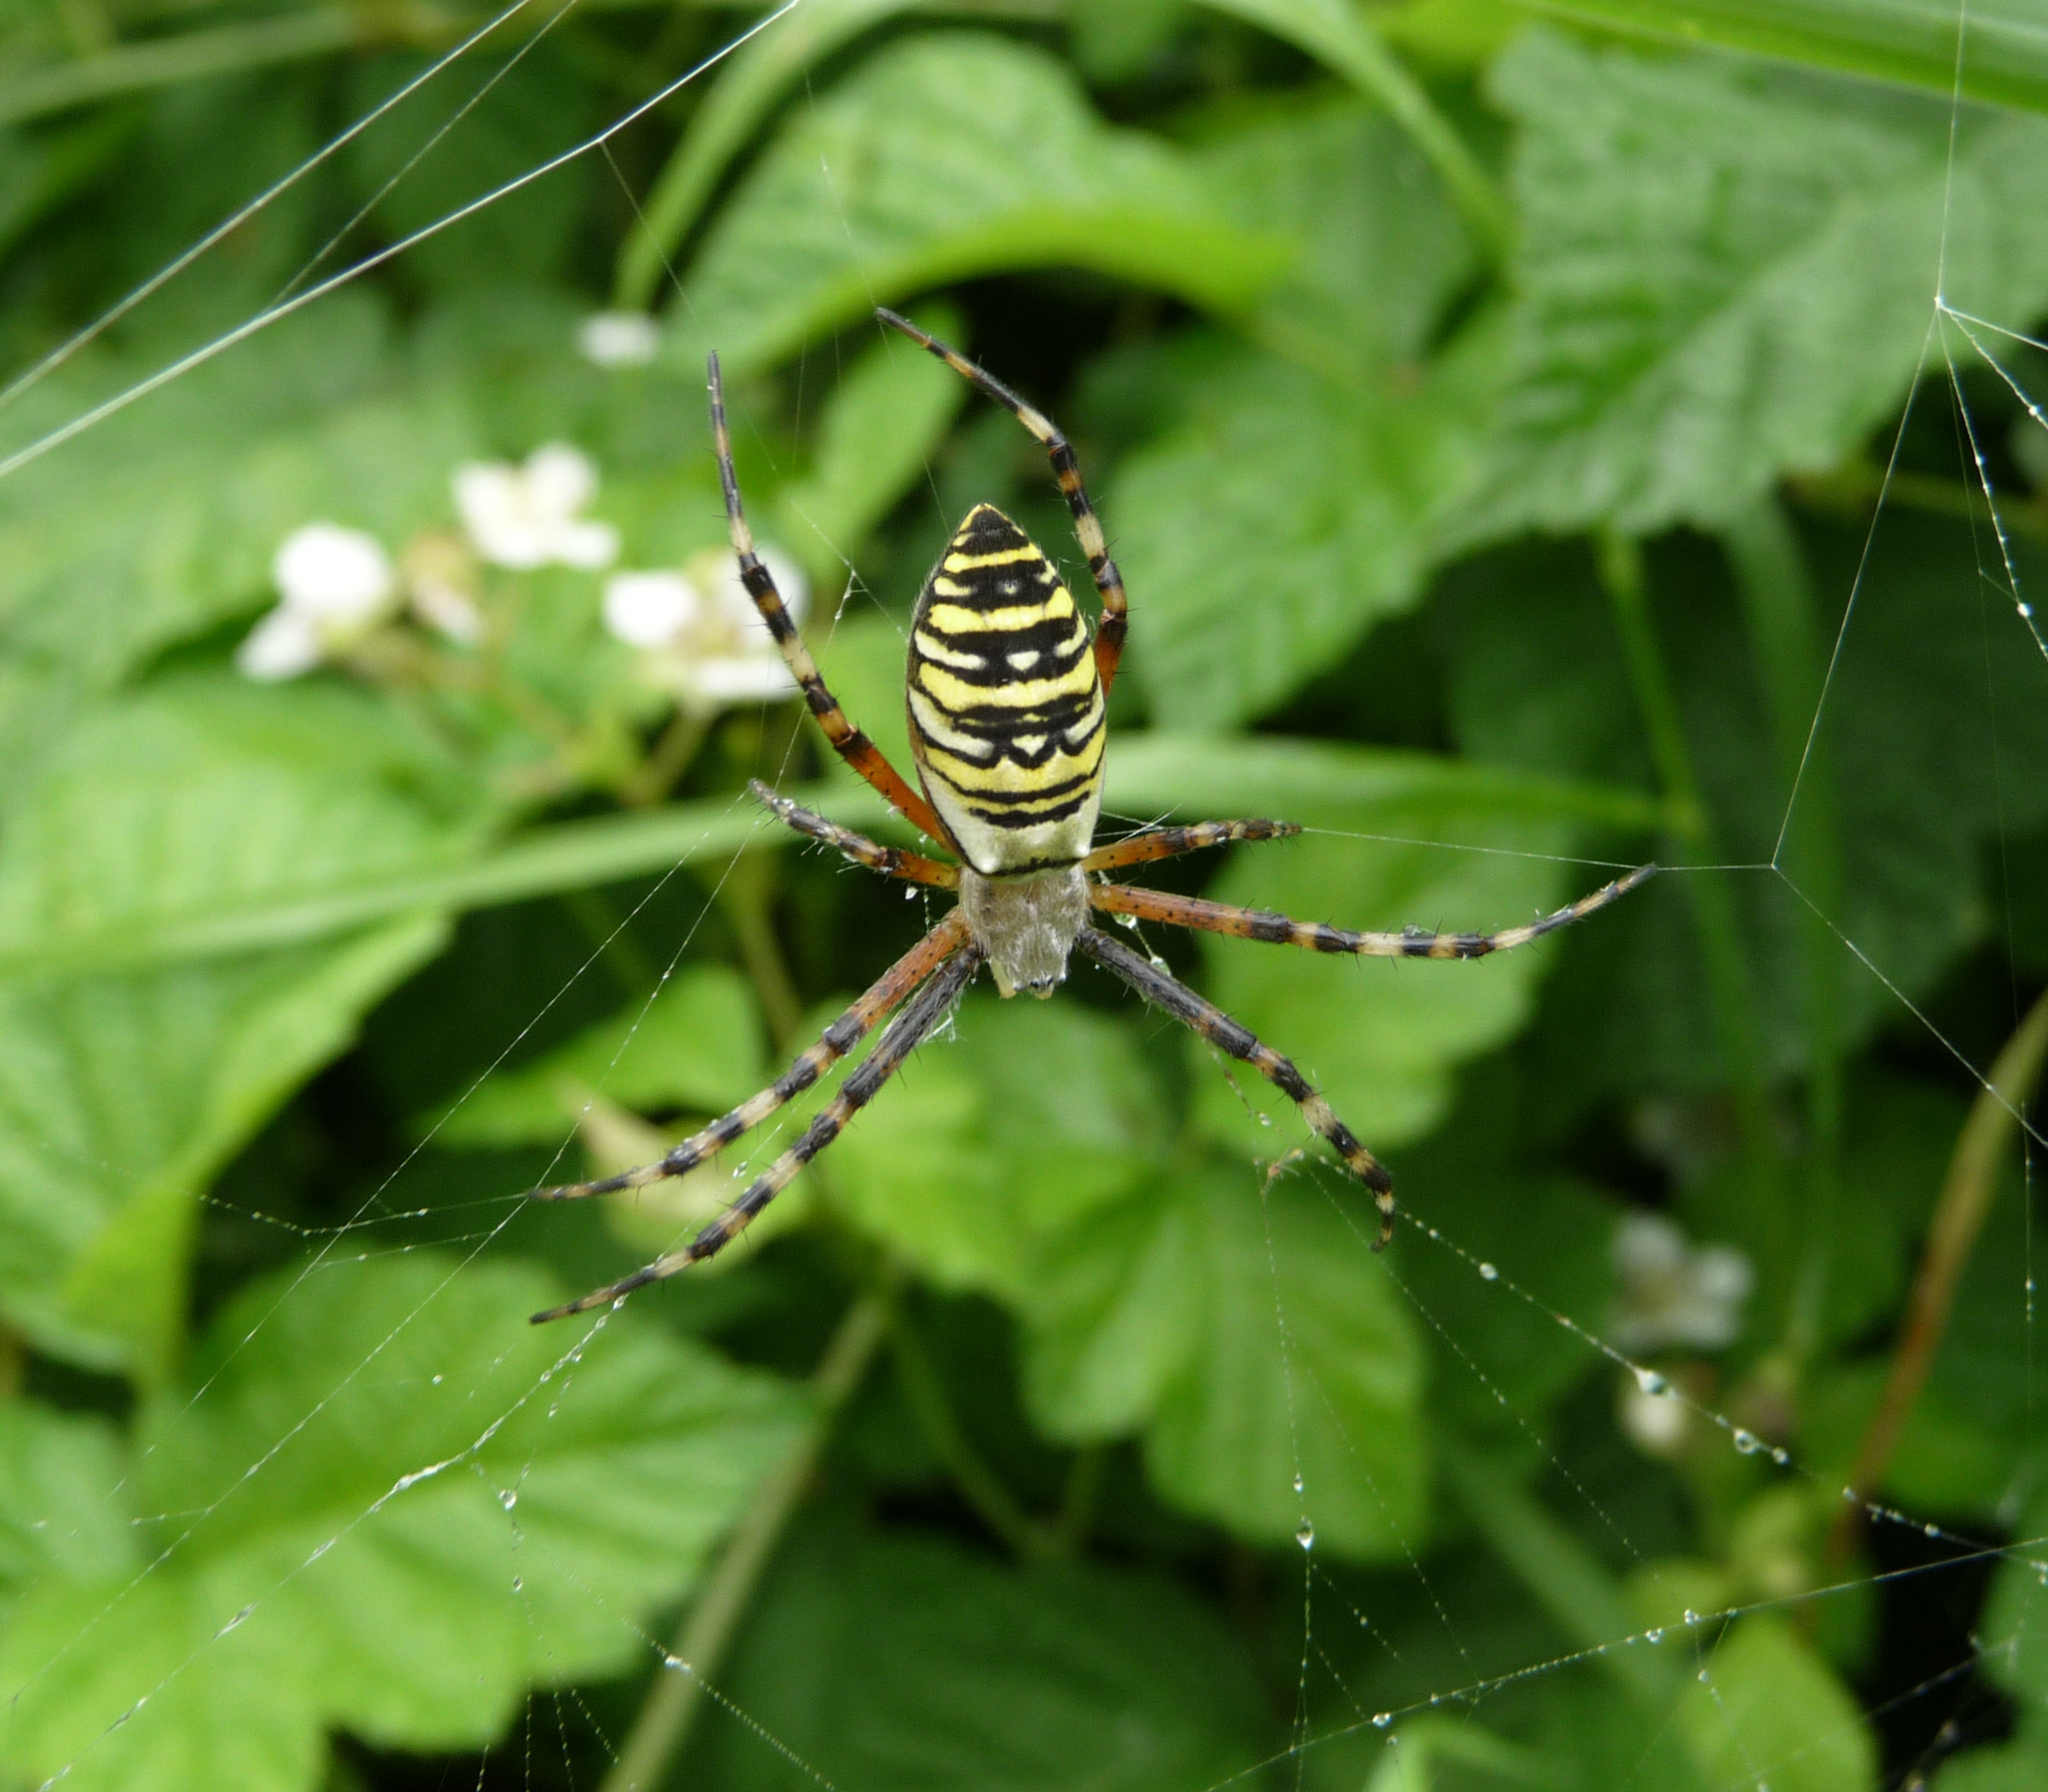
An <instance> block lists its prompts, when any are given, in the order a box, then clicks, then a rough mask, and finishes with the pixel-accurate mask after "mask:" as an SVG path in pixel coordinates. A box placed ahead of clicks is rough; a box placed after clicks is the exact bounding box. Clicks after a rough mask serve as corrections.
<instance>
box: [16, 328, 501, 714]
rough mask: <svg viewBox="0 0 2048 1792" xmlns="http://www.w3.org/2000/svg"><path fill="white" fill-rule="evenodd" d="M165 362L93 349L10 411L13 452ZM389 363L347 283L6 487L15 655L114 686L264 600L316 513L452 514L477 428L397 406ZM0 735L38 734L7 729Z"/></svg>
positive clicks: (362, 524)
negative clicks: (454, 481)
mask: <svg viewBox="0 0 2048 1792" xmlns="http://www.w3.org/2000/svg"><path fill="white" fill-rule="evenodd" d="M156 365H157V364H156V362H155V361H154V360H145V359H144V358H142V357H140V356H131V357H124V356H116V355H112V354H107V355H103V356H102V355H88V356H85V357H82V358H80V360H79V362H77V363H74V364H73V365H72V366H70V367H67V368H66V369H64V370H63V371H62V372H61V373H60V374H59V375H56V376H55V377H52V378H49V379H46V380H44V381H43V382H42V383H40V384H39V385H38V386H36V387H32V388H30V389H29V390H28V391H27V392H26V393H24V394H23V395H22V396H21V397H20V398H19V399H16V400H15V402H14V403H13V404H10V405H9V407H8V409H7V410H6V412H5V413H4V417H5V422H4V429H5V438H4V439H5V445H6V447H7V448H8V449H9V450H11V449H13V448H15V447H16V446H18V445H23V444H25V443H26V442H29V441H32V440H33V439H36V438H37V437H38V435H40V434H41V433H43V432H44V431H45V430H48V429H51V428H56V427H58V426H59V425H61V424H65V423H67V422H70V421H71V420H72V419H73V418H74V417H75V416H79V415H80V414H81V413H83V412H84V411H85V410H87V409H89V408H90V405H91V404H93V403H94V402H95V401H96V400H98V399H101V398H102V397H105V396H108V395H110V394H112V393H117V392H119V390H121V389H122V388H123V387H125V386H127V385H128V384H130V383H131V381H134V380H137V379H138V378H140V377H142V376H143V375H146V374H148V373H151V372H154V370H155V367H156ZM392 368H393V358H392V354H391V347H390V344H389V340H388V329H387V324H386V322H385V320H384V318H383V317H382V315H381V312H380V311H379V310H378V308H377V307H376V306H375V305H374V304H372V303H370V302H369V301H367V300H356V299H354V298H352V296H350V295H345V294H338V295H336V297H335V298H334V299H331V300H329V301H328V302H327V303H326V304H325V305H322V306H320V307H319V308H318V311H317V316H314V315H305V316H302V317H296V318H293V319H290V320H288V322H286V323H282V324H279V325H277V326H276V328H274V329H271V330H270V331H267V332H265V334H264V335H260V336H258V337H256V338H255V339H254V340H252V341H250V342H248V343H247V344H246V345H244V346H241V347H240V348H238V349H237V350H236V352H233V353H231V354H228V355H224V356H222V357H221V358H219V359H218V360H215V361H212V362H210V363H208V364H207V365H206V366H204V367H203V368H201V369H196V370H195V372H193V373H191V374H189V375H186V376H185V377H183V378H182V379H179V380H177V381H172V383H171V384H169V385H168V386H166V387H164V388H163V389H162V390H161V391H160V392H158V393H154V394H152V395H151V396H150V397H149V398H148V399H145V400H143V402H142V403H140V404H137V405H136V406H135V407H134V408H133V409H132V410H128V411H125V412H123V413H121V414H120V415H119V416H115V417H113V418H111V419H109V420H108V422H104V423H102V424H101V425H99V426H98V427H97V428H95V429H94V430H93V431H92V432H91V434H90V440H89V441H88V440H81V441H79V442H78V443H76V444H67V445H65V446H63V447H61V448H59V449H57V450H55V451H54V452H52V453H50V454H49V455H47V456H46V457H44V458H43V459H41V460H39V461H37V462H35V463H32V464H31V465H29V466H27V467H25V468H21V469H20V470H19V471H17V472H15V473H13V474H10V475H9V477H8V478H7V479H6V480H3V481H0V650H4V652H5V653H6V655H8V657H9V658H11V659H15V660H18V661H19V662H20V664H21V665H22V666H24V667H27V668H33V669H35V670H36V671H37V672H39V673H41V674H42V675H43V676H44V677H54V678H57V679H58V680H60V681H61V683H63V684H66V685H67V686H84V687H85V688H87V689H104V688H106V687H108V686H109V685H111V684H113V683H114V682H115V681H116V680H117V679H119V678H120V677H122V676H123V675H124V674H125V673H126V672H128V671H129V670H130V669H131V668H132V667H134V666H137V664H139V663H140V662H142V661H143V660H146V659H147V658H148V656H149V655H152V654H153V653H154V652H156V651H158V650H160V649H161V648H163V647H164V646H165V645H166V644H167V643H171V642H173V641H177V640H179V639H182V638H183V637H187V636H190V635H193V634H196V633H199V632H201V631H204V630H207V629H208V628H211V627H212V626H214V625H217V624H218V623H219V622H221V621H223V620H226V619H229V618H231V617H234V616H236V615H241V614H250V615H253V614H254V612H255V611H257V610H258V609H259V608H262V607H263V606H264V604H265V602H267V601H268V600H269V597H270V596H271V592H270V569H271V556H273V555H274V554H275V553H276V550H277V545H278V544H279V543H280V542H281V541H282V540H283V539H284V538H285V536H286V535H288V533H289V532H291V531H292V530H294V529H295V528H297V527H300V525H301V524H303V523H307V522H311V521H318V520H321V519H326V520H329V521H335V522H340V523H346V524H348V525H350V526H352V527H359V528H368V529H370V530H371V531H373V532H377V533H379V534H381V535H383V536H384V537H385V538H386V539H387V541H392V542H393V543H394V544H395V540H396V538H397V537H398V535H399V532H401V531H403V530H404V529H407V528H411V527H418V526H419V525H420V524H421V523H422V522H425V521H429V520H433V519H436V518H438V517H439V516H442V515H445V513H446V510H447V506H448V495H447V494H448V474H449V470H450V468H451V467H452V466H453V465H454V463H455V462H456V461H457V459H458V458H460V457H461V454H462V451H463V445H464V444H463V437H462V433H461V431H460V429H459V428H458V425H457V420H456V419H454V418H451V416H450V415H449V414H448V412H447V410H446V409H445V406H439V405H436V404H432V403H415V404H404V403H403V402H393V388H392ZM115 491H118V492H119V493H120V501H119V503H109V502H108V493H109V492H115ZM0 744H3V745H5V746H6V747H8V748H10V749H18V748H19V747H20V745H21V744H22V743H21V742H20V741H19V739H17V738H15V736H13V734H12V731H11V730H10V731H9V735H8V736H6V737H5V738H4V740H0Z"/></svg>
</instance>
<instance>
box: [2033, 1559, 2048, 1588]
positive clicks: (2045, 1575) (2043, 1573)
mask: <svg viewBox="0 0 2048 1792" xmlns="http://www.w3.org/2000/svg"><path fill="white" fill-rule="evenodd" d="M2033 1576H2034V1579H2035V1580H2039V1582H2040V1583H2041V1585H2043V1586H2048V1562H2042V1563H2040V1564H2039V1566H2038V1567H2037V1568H2035V1569H2034V1571H2033Z"/></svg>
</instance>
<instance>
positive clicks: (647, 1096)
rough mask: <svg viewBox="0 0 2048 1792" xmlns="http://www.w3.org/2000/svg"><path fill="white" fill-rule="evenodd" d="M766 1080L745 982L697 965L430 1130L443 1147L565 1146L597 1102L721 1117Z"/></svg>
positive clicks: (475, 1093) (502, 1074)
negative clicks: (580, 1117) (583, 1115)
mask: <svg viewBox="0 0 2048 1792" xmlns="http://www.w3.org/2000/svg"><path fill="white" fill-rule="evenodd" d="M768 1077H769V1071H768V1068H767V1040H766V1039H765V1035H764V1034H763V1033H762V1030H761V1019H760V1013H759V1009H758V1008H757V1007H756V1005H755V1004H754V1000H753V994H752V992H751V991H750V990H749V989H748V985H747V980H746V979H745V978H743V977H742V976H741V975H739V973H738V972H737V971H735V970H731V969H728V968H727V967H726V966H724V965H722V964H692V965H689V966H687V967H685V968H684V969H683V970H681V971H678V973H676V974H675V975H673V976H672V977H670V978H668V979H667V980H666V981H665V982H664V983H663V984H662V985H661V987H660V990H659V991H658V992H656V993H655V997H654V998H653V999H652V1000H651V1001H649V1002H647V1003H644V1004H642V1003H635V1004H632V1005H631V1007H629V1008H627V1009H625V1010H623V1011H622V1012H620V1013H619V1014H617V1015H612V1016H611V1017H610V1018H609V1019H608V1020H603V1021H599V1022H598V1023H597V1024H596V1026H594V1027H586V1028H585V1030H584V1031H583V1032H582V1033H579V1034H578V1035H577V1036H576V1037H575V1038H574V1039H572V1040H570V1041H569V1042H568V1044H566V1045H562V1046H560V1047H558V1048H557V1049H556V1050H553V1051H550V1052H549V1053H548V1054H547V1055H546V1056H544V1057H542V1058H539V1059H537V1060H536V1061H534V1062H532V1063H530V1064H521V1065H520V1066H519V1067H518V1068H515V1069H510V1070H500V1071H495V1072H493V1073H492V1074H491V1075H490V1076H488V1077H486V1079H484V1081H483V1082H482V1083H481V1084H480V1085H478V1086H477V1087H476V1088H474V1089H473V1090H470V1091H467V1092H465V1093H464V1095H463V1097H462V1099H461V1101H460V1103H458V1104H457V1106H456V1107H455V1108H452V1109H451V1110H450V1111H449V1113H448V1114H447V1115H446V1117H445V1119H442V1120H439V1122H438V1123H437V1124H434V1125H433V1127H432V1133H433V1140H434V1143H436V1144H440V1145H452V1146H463V1145H510V1144H559V1143H561V1140H562V1138H563V1137H564V1135H565V1134H566V1132H567V1130H568V1129H569V1128H570V1127H572V1126H574V1125H575V1124H576V1120H577V1117H578V1115H579V1114H581V1113H582V1111H583V1109H584V1108H585V1106H586V1105H587V1104H588V1103H589V1102H590V1100H591V1097H593V1096H602V1097H604V1098H605V1099H606V1100H608V1101H612V1102H616V1103H620V1105H621V1106H624V1107H627V1108H643V1109H660V1108H684V1109H686V1110H688V1111H689V1112H690V1113H694V1114H717V1113H722V1112H723V1111H724V1109H726V1108H733V1107H736V1106H737V1105H738V1104H739V1103H742V1102H743V1101H744V1100H746V1098H747V1097H748V1096H750V1095H752V1094H753V1092H754V1091H756V1090H757V1089H759V1088H760V1087H761V1086H762V1085H764V1084H765V1082H766V1081H767V1080H768Z"/></svg>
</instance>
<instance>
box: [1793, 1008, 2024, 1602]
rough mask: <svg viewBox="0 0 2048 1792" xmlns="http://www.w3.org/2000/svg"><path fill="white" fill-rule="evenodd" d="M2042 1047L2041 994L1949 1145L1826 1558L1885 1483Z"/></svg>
mask: <svg viewBox="0 0 2048 1792" xmlns="http://www.w3.org/2000/svg"><path fill="white" fill-rule="evenodd" d="M2044 1056H2048V994H2044V995H2043V996H2042V997H2041V998H2040V999H2039V1000H2038V1001H2037V1002H2036V1003H2035V1004H2033V1007H2032V1008H2031V1009H2028V1011H2027V1017H2026V1019H2025V1020H2023V1021H2021V1022H2020V1024H2019V1027H2018V1028H2017V1029H2016V1031H2015V1032H2014V1033H2013V1035H2012V1037H2011V1038H2010V1039H2008V1040H2006V1042H2005V1045H2004V1050H2001V1051H2000V1052H1999V1056H1998V1060H1997V1062H1995V1063H1993V1065H1992V1067H1991V1078H1990V1086H1989V1087H1988V1088H1986V1089H1983V1090H1981V1091H1979V1092H1978V1095H1977V1098H1976V1100H1975V1102H1974V1103H1971V1104H1970V1109H1969V1118H1968V1119H1967V1120H1964V1122H1963V1130H1962V1132H1960V1133H1958V1135H1957V1137H1956V1149H1955V1154H1954V1155H1952V1157H1951V1158H1950V1159H1949V1161H1948V1174H1947V1175H1946V1177H1944V1178H1942V1183H1941V1194H1940V1199H1939V1200H1938V1201H1936V1202H1935V1217H1934V1219H1933V1221H1932V1222H1931V1223H1930V1224H1929V1226H1928V1229H1927V1243H1926V1245H1925V1247H1924V1248H1923V1250H1922V1252H1921V1255H1920V1267H1919V1269H1918V1271H1917V1272H1916V1273H1915V1275H1914V1277H1913V1289H1912V1293H1911V1295H1908V1296H1907V1299H1906V1307H1905V1330H1904V1331H1903V1332H1902V1333H1901V1334H1900V1339H1899V1349H1898V1352H1897V1353H1896V1354H1895V1355H1894V1357H1893V1359H1892V1372H1891V1373H1890V1375H1888V1376H1886V1377H1885V1383H1884V1392H1883V1393H1882V1394H1881V1395H1880V1396H1879V1397H1878V1400H1877V1410H1876V1411H1875V1412H1874V1413H1872V1414H1871V1423H1870V1424H1869V1425H1868V1427H1866V1428H1865V1431H1864V1434H1863V1441H1862V1442H1861V1443H1860V1444H1859V1445H1858V1446H1857V1448H1856V1461H1855V1464H1854V1466H1853V1467H1852V1468H1851V1469H1850V1470H1849V1481H1848V1485H1849V1488H1850V1490H1851V1492H1853V1494H1854V1495H1855V1498H1854V1499H1853V1500H1845V1501H1844V1502H1843V1503H1842V1505H1841V1510H1839V1511H1837V1512H1836V1516H1835V1522H1834V1525H1833V1526H1832V1527H1830V1530H1829V1533H1828V1542H1827V1549H1826V1551H1825V1555H1824V1560H1825V1561H1826V1562H1828V1563H1830V1565H1832V1566H1839V1565H1840V1564H1841V1562H1846V1561H1847V1559H1848V1556H1849V1555H1850V1553H1851V1551H1853V1549H1854V1548H1855V1544H1856V1536H1857V1533H1858V1531H1859V1529H1860V1528H1861V1526H1862V1522H1863V1503H1864V1501H1865V1500H1866V1499H1868V1498H1870V1497H1871V1495H1872V1494H1873V1493H1875V1492H1876V1490H1877V1489H1878V1488H1879V1487H1881V1486H1882V1484H1883V1481H1884V1472H1885V1470H1886V1469H1888V1467H1889V1466H1890V1465H1891V1460H1892V1454H1893V1452H1894V1451H1895V1450H1896V1449H1897V1448H1898V1446H1899V1439H1900V1435H1901V1434H1903V1433H1904V1431H1905V1422H1906V1419H1907V1417H1908V1416H1909V1415H1910V1414H1911V1411H1912V1410H1913V1403H1914V1402H1915V1401H1916V1400H1917V1399H1919V1397H1920V1390H1921V1389H1922V1388H1923V1387H1925V1386H1926V1385H1927V1375H1928V1370H1929V1369H1931V1368H1932V1367H1933V1366H1934V1360H1935V1352H1936V1351H1937V1350H1939V1349H1940V1347H1941V1339H1942V1336H1943V1335H1944V1334H1945V1333H1946V1331H1947V1329H1948V1315H1949V1311H1950V1309H1951V1308H1952V1306H1954V1304H1955V1299H1956V1284H1957V1283H1958V1282H1959V1281H1961V1279H1962V1277H1963V1270H1964V1265H1966V1264H1968V1263H1969V1254H1970V1251H1971V1248H1973V1247H1974V1246H1975V1243H1976V1242H1977V1234H1978V1233H1979V1232H1980V1231H1981V1230H1982V1229H1983V1225H1984V1219H1985V1216H1986V1215H1987V1214H1988V1213H1990V1211H1991V1202H1992V1197H1993V1195H1995V1194H1996V1193H1997V1191H1998V1172H1999V1154H2000V1153H2001V1152H2002V1151H2003V1150H2004V1148H2005V1147H2006V1145H2007V1144H2008V1143H2010V1141H2011V1138H2012V1135H2013V1134H2014V1132H2016V1131H2017V1130H2018V1127H2019V1120H2018V1119H2017V1117H2016V1112H2015V1110H2016V1109H2022V1108H2024V1106H2025V1103H2026V1101H2027V1098H2028V1095H2029V1094H2030V1092H2031V1091H2033V1086H2034V1085H2035V1084H2036V1083H2037V1082H2039V1079H2040V1074H2041V1061H2042V1058H2043V1057H2044Z"/></svg>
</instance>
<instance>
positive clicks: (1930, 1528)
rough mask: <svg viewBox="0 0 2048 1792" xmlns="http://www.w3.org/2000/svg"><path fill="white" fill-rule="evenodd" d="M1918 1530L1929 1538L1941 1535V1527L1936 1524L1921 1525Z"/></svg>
mask: <svg viewBox="0 0 2048 1792" xmlns="http://www.w3.org/2000/svg"><path fill="white" fill-rule="evenodd" d="M1920 1528H1921V1530H1922V1531H1923V1533H1925V1534H1926V1535H1928V1536H1929V1537H1939V1536H1940V1534H1941V1527H1940V1525H1938V1524H1923V1525H1922V1526H1921V1527H1920Z"/></svg>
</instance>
